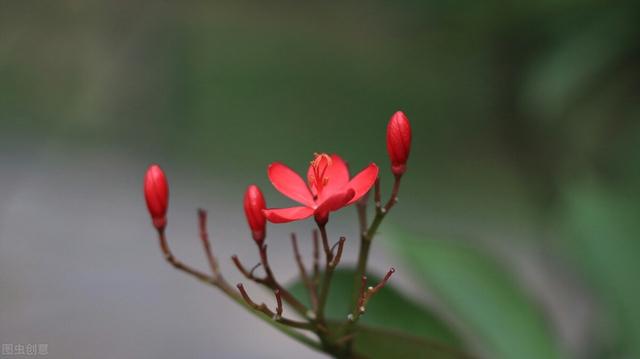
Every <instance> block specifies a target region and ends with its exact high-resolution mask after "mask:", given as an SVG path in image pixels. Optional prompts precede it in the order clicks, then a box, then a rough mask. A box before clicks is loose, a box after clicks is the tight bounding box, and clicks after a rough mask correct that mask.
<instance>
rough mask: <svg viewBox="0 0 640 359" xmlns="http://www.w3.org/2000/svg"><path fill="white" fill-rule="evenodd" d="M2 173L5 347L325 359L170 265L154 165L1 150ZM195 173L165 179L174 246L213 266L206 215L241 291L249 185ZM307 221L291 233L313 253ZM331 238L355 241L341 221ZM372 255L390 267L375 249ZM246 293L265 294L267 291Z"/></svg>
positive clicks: (284, 239) (33, 149) (282, 244)
mask: <svg viewBox="0 0 640 359" xmlns="http://www.w3.org/2000/svg"><path fill="white" fill-rule="evenodd" d="M5 145H6V142H5ZM18 149H20V150H18ZM14 151H15V152H14ZM116 152H117V151H116ZM0 165H1V168H2V172H1V176H0V183H1V185H0V303H2V305H0V342H2V343H13V344H21V343H22V344H27V343H31V344H37V343H44V344H48V348H49V349H48V351H49V357H52V358H178V357H180V358H183V357H184V358H256V357H260V358H284V357H287V358H292V357H295V358H319V357H322V355H321V354H318V353H314V352H312V351H311V350H309V349H306V348H305V347H304V346H302V345H300V344H298V343H296V342H294V341H292V340H290V339H289V338H287V337H286V336H284V335H282V334H280V333H279V332H277V331H275V330H274V329H272V328H271V327H270V326H268V325H266V324H264V323H263V322H261V321H259V320H256V319H254V318H253V317H252V316H251V315H250V314H248V313H246V312H245V311H244V310H243V309H241V308H240V307H238V306H237V305H236V304H235V303H233V302H232V301H230V300H229V299H228V298H226V297H225V296H223V295H222V294H221V293H219V292H218V291H217V290H215V289H213V288H210V287H207V286H205V285H203V284H202V283H200V282H198V281H196V280H194V279H192V278H190V277H188V276H186V275H184V274H183V273H180V272H178V271H176V270H174V269H173V268H172V267H170V266H169V265H168V264H167V263H165V262H164V260H163V259H162V257H161V255H160V251H159V249H158V246H157V241H156V239H155V233H154V230H153V229H152V227H151V224H150V221H149V218H148V215H147V211H146V207H145V204H144V200H143V197H142V193H141V184H142V182H141V179H142V176H143V174H144V171H145V169H146V166H147V165H148V163H143V162H137V161H134V160H132V159H131V158H130V157H128V156H127V155H126V154H124V153H121V154H119V155H118V154H113V152H111V153H109V154H106V153H99V152H96V153H80V152H70V151H68V150H67V151H64V150H60V149H57V148H56V147H55V146H50V145H46V144H44V145H43V144H34V145H33V146H15V147H13V151H2V153H1V154H0ZM198 175H199V174H198V172H197V170H196V169H193V168H191V169H186V170H183V171H169V179H170V183H171V191H172V198H171V203H170V214H169V227H168V236H169V241H170V244H171V246H172V247H173V250H174V252H175V254H176V255H177V256H178V257H179V258H180V259H181V260H183V261H185V262H187V263H191V264H193V265H195V266H199V267H200V268H202V269H206V262H205V260H204V256H203V253H202V251H201V247H200V242H199V240H198V238H197V228H196V212H195V210H196V208H197V207H198V206H203V207H206V208H208V210H209V213H210V221H209V222H210V232H211V237H212V240H213V245H214V247H215V252H216V254H217V256H218V257H219V260H220V261H221V262H222V265H223V269H224V271H225V273H226V276H227V278H228V279H229V280H230V281H231V282H232V283H235V282H237V281H239V280H242V279H241V278H240V277H239V276H238V275H237V274H236V272H235V269H234V268H233V267H232V265H231V261H230V260H229V257H230V256H231V255H232V254H234V253H237V254H238V255H239V256H240V258H241V259H242V260H243V261H244V263H245V264H246V265H248V266H250V265H253V263H255V262H256V261H257V253H256V251H255V246H254V245H253V243H252V242H251V240H250V239H249V236H248V231H247V229H246V228H245V223H244V217H243V214H242V208H241V198H242V190H243V187H244V186H245V183H238V184H226V185H221V184H219V183H216V182H213V181H211V180H207V179H203V178H199V179H197V180H194V179H193V178H195V177H197V176H198ZM247 181H249V180H247ZM229 188H232V190H230V189H229ZM225 196H226V197H225ZM349 215H352V213H351V212H349ZM345 223H346V221H345ZM310 225H311V222H305V223H302V224H300V225H296V226H294V228H296V229H297V230H298V232H299V236H300V240H301V242H302V243H301V244H302V248H303V250H306V252H307V253H310V247H309V246H308V244H309V243H308V241H306V239H308V236H306V233H305V232H306V228H308V227H309V226H310ZM290 230H291V227H290V226H270V228H269V232H270V236H269V238H268V241H269V242H268V243H269V244H270V252H271V258H272V260H271V261H272V263H273V266H274V268H275V271H276V273H277V274H279V275H280V277H281V278H282V280H283V281H287V280H290V279H292V278H294V277H295V276H296V275H297V269H296V267H295V265H294V262H293V259H292V256H291V248H290V245H289V243H290V242H289V239H288V235H287V233H288V231H290ZM334 232H335V234H336V235H337V233H338V232H340V234H347V235H350V237H351V238H354V237H353V234H352V233H351V232H352V231H351V230H349V229H348V227H346V226H344V225H342V228H341V229H339V230H335V231H334ZM355 243H356V242H352V243H351V245H350V246H349V248H348V252H347V253H346V257H347V258H348V259H349V260H353V258H354V255H353V251H354V249H355V247H356V245H355ZM374 256H375V258H376V259H375V260H373V262H374V263H378V264H379V265H378V266H379V267H382V268H386V267H387V266H388V263H389V261H388V260H386V259H385V258H383V257H382V254H381V253H380V252H379V251H375V253H374ZM347 261H348V260H347ZM398 277H399V276H398ZM400 281H401V280H400ZM248 290H249V291H250V294H252V295H253V296H255V297H256V298H261V297H260V292H259V290H260V289H259V288H257V287H255V286H253V285H249V286H248ZM262 298H264V300H265V301H267V303H270V304H272V301H273V299H272V298H270V297H269V296H268V295H265V296H262Z"/></svg>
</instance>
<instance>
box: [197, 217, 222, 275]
mask: <svg viewBox="0 0 640 359" xmlns="http://www.w3.org/2000/svg"><path fill="white" fill-rule="evenodd" d="M198 229H199V232H200V240H201V241H202V247H203V248H204V253H205V255H206V256H207V262H209V267H210V268H211V275H213V277H214V278H215V277H217V276H218V273H219V272H220V270H219V267H218V262H217V261H216V258H215V257H214V256H213V250H212V249H211V243H210V242H209V233H207V211H205V210H204V209H202V208H200V209H198Z"/></svg>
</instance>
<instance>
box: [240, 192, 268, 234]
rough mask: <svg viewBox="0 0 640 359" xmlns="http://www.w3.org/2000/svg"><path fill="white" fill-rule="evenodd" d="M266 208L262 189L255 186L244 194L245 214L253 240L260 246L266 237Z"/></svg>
mask: <svg viewBox="0 0 640 359" xmlns="http://www.w3.org/2000/svg"><path fill="white" fill-rule="evenodd" d="M266 207H267V205H266V204H265V202H264V196H263V195H262V192H261V191H260V188H258V186H256V185H253V184H252V185H251V186H249V187H248V188H247V191H246V192H245V194H244V214H245V216H246V217H247V222H248V223H249V228H251V235H252V236H253V240H254V241H256V243H258V245H260V244H261V243H262V241H263V240H264V237H265V236H266V225H267V221H266V218H265V217H264V213H262V210H264V209H265V208H266Z"/></svg>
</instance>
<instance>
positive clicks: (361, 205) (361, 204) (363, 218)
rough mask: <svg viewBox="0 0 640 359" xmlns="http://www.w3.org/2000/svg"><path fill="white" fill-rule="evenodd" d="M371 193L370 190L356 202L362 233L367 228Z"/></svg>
mask: <svg viewBox="0 0 640 359" xmlns="http://www.w3.org/2000/svg"><path fill="white" fill-rule="evenodd" d="M369 193H371V191H368V192H367V193H366V194H365V195H364V196H362V198H360V199H359V200H358V201H357V202H356V211H357V212H358V224H359V226H360V234H362V233H364V232H365V231H366V230H367V223H368V221H367V203H368V202H369Z"/></svg>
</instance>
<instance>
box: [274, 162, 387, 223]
mask: <svg viewBox="0 0 640 359" xmlns="http://www.w3.org/2000/svg"><path fill="white" fill-rule="evenodd" d="M268 175H269V179H270V180H271V183H272V184H273V186H274V187H275V188H276V189H277V190H278V191H280V193H282V194H283V195H285V196H287V197H289V198H291V199H292V200H294V201H296V202H299V203H300V204H302V206H299V207H290V208H275V209H267V210H265V211H264V214H265V215H266V217H267V219H268V220H269V221H270V222H273V223H286V222H291V221H297V220H300V219H305V218H308V217H310V216H311V215H314V216H315V218H316V221H318V223H321V224H324V223H326V222H327V220H328V219H329V212H333V211H337V210H338V209H340V208H342V207H345V206H348V205H350V204H352V203H354V202H355V201H357V200H358V199H360V197H362V196H364V195H365V194H366V193H367V192H368V191H369V189H370V188H371V186H373V183H374V182H375V181H376V178H378V166H376V165H375V163H372V164H370V165H369V166H367V167H366V168H365V169H364V170H362V171H361V172H360V173H358V174H357V175H356V176H355V177H353V178H352V179H351V180H349V170H348V169H347V165H346V164H345V163H344V161H343V160H342V158H340V156H338V155H332V156H329V155H327V154H325V153H322V154H316V157H315V159H314V160H313V161H312V162H311V165H310V166H309V171H308V172H307V181H308V186H307V184H305V183H304V180H302V178H300V176H299V175H298V174H297V173H295V172H294V171H293V170H292V169H290V168H289V167H287V166H285V165H283V164H282V163H279V162H275V163H272V164H270V165H269V169H268Z"/></svg>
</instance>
